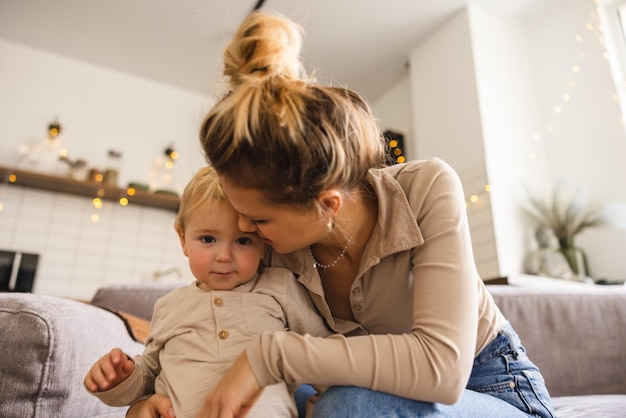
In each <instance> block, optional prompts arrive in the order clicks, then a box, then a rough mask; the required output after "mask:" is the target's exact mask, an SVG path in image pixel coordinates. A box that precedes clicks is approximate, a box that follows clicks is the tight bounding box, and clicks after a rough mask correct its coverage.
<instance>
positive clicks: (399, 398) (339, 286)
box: [136, 13, 554, 418]
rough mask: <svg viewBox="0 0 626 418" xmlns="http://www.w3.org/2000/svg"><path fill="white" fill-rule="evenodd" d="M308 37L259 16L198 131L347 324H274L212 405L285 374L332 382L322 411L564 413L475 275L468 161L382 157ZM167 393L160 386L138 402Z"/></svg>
mask: <svg viewBox="0 0 626 418" xmlns="http://www.w3.org/2000/svg"><path fill="white" fill-rule="evenodd" d="M300 44H301V31H300V29H299V27H298V26H296V25H295V24H294V23H293V22H291V21H289V20H288V19H285V18H282V17H279V16H274V15H269V14H263V13H255V14H253V15H251V16H250V17H249V18H247V19H246V21H245V22H244V23H243V24H242V26H241V27H240V29H239V30H238V32H237V33H236V35H235V37H234V39H233V40H232V42H231V44H230V45H229V46H228V47H227V49H226V51H225V54H224V57H225V69H224V74H225V75H226V76H227V77H228V78H229V81H230V91H229V92H228V93H227V94H226V95H225V96H224V97H223V98H222V99H221V100H220V101H219V102H218V103H217V104H216V105H215V107H214V108H213V109H212V110H211V111H210V112H209V114H208V115H207V117H206V120H205V122H204V124H203V126H202V129H201V141H202V144H203V146H204V149H205V152H206V154H207V157H208V160H209V162H210V163H211V164H212V165H213V166H214V167H215V169H216V171H217V172H218V174H219V177H220V182H221V184H222V186H223V188H224V191H225V192H226V194H227V195H228V197H229V200H230V202H231V203H232V205H233V207H234V208H235V209H236V210H237V211H238V212H239V214H240V218H239V227H240V228H241V230H243V231H251V232H252V231H254V232H257V233H258V234H259V235H260V236H261V237H263V238H265V241H266V242H267V243H268V244H269V245H271V246H272V248H273V252H272V255H271V259H269V260H267V261H268V262H269V264H270V265H271V266H277V267H286V268H288V269H290V270H291V271H293V272H294V273H295V274H296V275H297V277H298V281H299V282H300V283H302V284H303V285H304V286H305V287H306V288H307V289H308V292H309V295H310V296H311V298H312V300H313V302H314V303H315V305H316V306H317V309H318V310H319V312H320V313H321V314H322V315H323V316H324V318H325V319H326V321H327V323H328V324H329V325H330V327H331V328H332V329H333V330H334V331H336V332H337V333H339V334H338V335H334V336H331V337H329V338H313V337H310V336H302V335H298V334H295V333H292V332H275V333H266V334H264V335H263V336H261V337H260V338H258V339H256V340H254V341H253V343H252V344H249V345H248V346H247V348H246V350H245V351H244V352H243V353H242V354H241V355H240V356H239V357H238V359H237V360H236V362H235V363H234V365H233V366H232V367H231V368H230V370H229V372H228V373H227V374H226V376H225V377H224V378H223V379H222V380H221V382H220V383H219V384H218V386H217V387H216V388H215V389H214V390H213V391H212V392H211V393H209V394H208V396H207V398H206V401H205V405H204V409H203V411H202V413H201V414H200V415H199V416H201V417H232V416H243V414H244V413H245V412H246V411H247V410H248V408H249V407H250V406H251V405H253V404H254V402H255V399H256V397H257V395H258V394H259V391H260V390H261V389H262V388H263V387H265V386H267V385H270V384H274V383H277V382H281V381H284V382H287V383H310V384H312V385H314V386H315V387H317V388H318V389H319V391H320V395H319V398H318V399H317V401H316V403H315V404H314V408H313V410H312V414H313V416H314V417H324V418H329V417H381V416H385V417H388V416H394V417H415V416H425V415H427V416H445V417H454V416H459V417H461V416H462V417H472V416H480V417H489V416H494V417H495V416H497V417H502V416H507V417H514V416H538V417H552V416H553V415H554V412H553V409H552V406H551V403H550V397H549V394H548V391H547V389H546V387H545V385H544V381H543V378H542V377H541V374H540V373H539V370H538V369H537V367H536V366H535V365H534V364H533V363H532V362H531V361H530V360H529V359H528V357H527V356H526V354H525V350H524V348H523V346H522V345H521V343H520V341H519V338H518V336H517V335H516V333H515V331H514V330H513V329H512V328H511V326H510V325H509V324H508V322H507V321H506V319H505V318H504V317H503V315H502V314H501V313H500V311H499V310H498V308H497V306H496V305H495V303H494V301H493V299H492V297H491V296H490V294H489V293H488V292H487V290H486V288H485V286H484V285H483V282H482V280H481V278H480V277H479V275H478V273H477V271H476V267H475V263H474V259H473V254H472V246H471V243H470V235H469V228H468V224H467V217H466V212H465V204H464V195H463V191H462V187H461V184H460V181H459V179H458V177H457V175H456V174H455V172H454V171H453V170H452V169H451V168H450V167H449V166H448V165H446V164H445V163H444V162H442V161H441V160H438V159H433V160H429V161H412V162H408V163H406V164H402V165H395V166H390V167H384V166H383V163H384V161H383V160H384V158H383V155H384V151H385V150H384V142H383V139H382V136H381V133H380V132H379V129H378V127H377V124H376V121H375V119H374V117H373V116H372V114H371V113H370V109H369V107H368V105H367V103H366V102H365V101H364V100H363V99H362V98H361V97H360V96H359V95H358V94H356V93H355V92H353V91H350V90H348V89H345V88H340V87H327V86H322V85H319V84H317V83H315V82H314V81H313V80H311V79H307V78H306V77H305V76H304V72H303V70H302V66H301V61H300V57H299V53H300ZM168 405H169V403H168V400H167V399H165V398H163V397H156V398H153V399H151V400H150V401H149V402H148V403H146V404H144V405H140V406H139V407H138V408H137V409H136V413H137V414H140V413H141V411H142V409H143V410H149V411H151V413H153V414H154V413H155V412H156V411H163V412H162V413H163V414H165V412H166V409H167V406H168ZM239 414H242V415H239ZM138 416H139V415H138Z"/></svg>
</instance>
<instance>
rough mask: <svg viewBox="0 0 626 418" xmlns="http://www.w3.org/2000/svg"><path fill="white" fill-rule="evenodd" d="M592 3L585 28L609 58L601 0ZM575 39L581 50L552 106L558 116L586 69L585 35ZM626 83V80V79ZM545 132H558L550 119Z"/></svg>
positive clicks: (534, 137) (531, 157) (533, 155)
mask: <svg viewBox="0 0 626 418" xmlns="http://www.w3.org/2000/svg"><path fill="white" fill-rule="evenodd" d="M592 3H594V5H595V7H594V10H591V11H590V12H589V13H588V17H589V21H587V22H586V23H585V24H584V30H586V31H587V32H591V33H594V34H595V37H596V38H597V41H598V43H599V45H600V48H602V56H603V57H604V59H607V60H608V59H609V54H608V51H607V50H606V47H605V39H604V35H603V31H604V28H603V26H602V25H601V24H600V22H599V15H598V13H597V12H596V7H597V5H599V1H598V0H592ZM573 39H574V41H575V42H576V43H577V44H579V46H578V48H579V50H578V51H577V52H576V55H575V57H576V59H575V60H574V63H573V64H572V65H571V67H570V73H569V74H570V79H569V81H568V83H567V86H568V89H567V91H566V92H564V93H563V94H562V95H561V100H560V101H559V102H558V103H555V104H554V105H553V106H552V115H554V116H556V115H560V114H563V113H565V112H566V105H567V104H569V103H571V102H572V101H573V91H574V90H575V89H576V87H577V81H576V77H577V76H579V75H580V74H581V73H582V72H583V70H584V65H583V61H584V60H585V59H586V58H587V56H588V54H587V52H586V51H585V50H584V49H583V48H584V47H585V42H584V41H585V36H583V34H582V33H575V34H574V37H573ZM588 46H589V44H588V45H587V47H588ZM624 83H625V85H626V80H625V82H624ZM612 99H613V101H614V102H619V97H618V95H617V93H614V94H612ZM620 122H621V123H622V124H623V123H624V117H623V116H620ZM544 130H545V133H546V134H547V135H552V134H555V133H556V132H557V129H556V128H555V126H554V125H553V124H552V123H551V122H550V121H548V123H547V124H546V125H545V128H544ZM531 139H532V141H533V142H535V143H537V142H539V141H540V140H542V139H545V138H542V136H541V135H540V134H538V133H536V132H535V133H533V134H532V136H531ZM528 158H529V160H534V159H536V158H537V154H536V153H534V152H530V153H529V154H528Z"/></svg>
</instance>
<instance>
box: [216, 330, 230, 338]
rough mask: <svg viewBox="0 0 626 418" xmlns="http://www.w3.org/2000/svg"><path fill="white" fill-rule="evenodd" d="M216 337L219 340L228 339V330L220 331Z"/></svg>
mask: <svg viewBox="0 0 626 418" xmlns="http://www.w3.org/2000/svg"><path fill="white" fill-rule="evenodd" d="M217 336H218V337H219V339H220V340H225V339H226V338H228V330H225V329H223V330H221V331H220V332H219V333H218V334H217Z"/></svg>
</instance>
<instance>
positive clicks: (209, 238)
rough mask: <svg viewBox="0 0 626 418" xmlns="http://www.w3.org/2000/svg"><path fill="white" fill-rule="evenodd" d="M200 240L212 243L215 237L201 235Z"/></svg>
mask: <svg viewBox="0 0 626 418" xmlns="http://www.w3.org/2000/svg"><path fill="white" fill-rule="evenodd" d="M200 241H202V242H205V243H207V244H211V243H214V242H215V237H212V236H211V235H207V236H205V237H201V238H200Z"/></svg>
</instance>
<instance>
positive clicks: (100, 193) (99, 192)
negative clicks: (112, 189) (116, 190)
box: [96, 189, 104, 197]
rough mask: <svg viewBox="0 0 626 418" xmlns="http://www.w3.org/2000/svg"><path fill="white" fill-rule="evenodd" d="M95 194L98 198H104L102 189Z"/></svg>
mask: <svg viewBox="0 0 626 418" xmlns="http://www.w3.org/2000/svg"><path fill="white" fill-rule="evenodd" d="M96 194H97V195H98V196H100V197H102V196H104V189H98V191H97V192H96Z"/></svg>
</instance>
